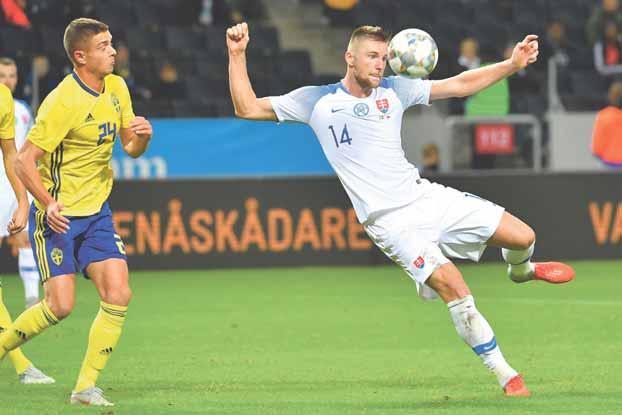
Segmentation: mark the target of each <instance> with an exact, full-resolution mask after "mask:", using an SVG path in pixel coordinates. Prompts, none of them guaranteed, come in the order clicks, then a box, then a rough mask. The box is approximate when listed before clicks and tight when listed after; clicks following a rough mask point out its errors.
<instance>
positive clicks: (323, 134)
mask: <svg viewBox="0 0 622 415" xmlns="http://www.w3.org/2000/svg"><path fill="white" fill-rule="evenodd" d="M430 89H431V81H427V80H420V79H407V78H403V77H397V76H392V77H388V78H383V80H382V82H381V84H380V86H379V87H378V88H376V89H374V90H373V91H372V93H371V94H370V96H368V97H366V98H357V97H354V96H352V95H350V94H349V93H348V91H347V90H346V88H345V87H344V85H343V83H341V82H340V83H337V84H333V85H323V86H307V87H303V88H299V89H296V90H294V91H292V92H290V93H288V94H286V95H281V96H277V97H270V102H271V103H272V107H273V109H274V112H275V113H276V115H277V117H278V119H279V121H296V122H302V123H306V124H309V126H311V128H312V129H313V131H314V132H315V135H316V136H317V138H318V140H319V142H320V144H321V145H322V149H323V151H324V154H325V155H326V158H327V159H328V161H329V163H330V165H331V166H332V167H333V169H334V170H335V172H336V173H337V177H339V180H340V181H341V183H342V184H343V186H344V188H345V190H346V192H347V194H348V196H349V197H350V200H351V201H352V205H353V206H354V210H355V211H356V215H357V217H358V219H359V221H360V222H361V223H364V222H365V221H366V220H367V219H368V218H369V217H370V215H372V214H373V213H375V212H379V211H383V210H387V209H394V208H397V207H400V206H405V205H408V204H409V203H411V202H412V201H413V200H415V199H416V198H417V196H418V193H419V192H418V181H419V180H418V179H419V178H420V176H419V171H418V170H417V169H416V168H415V166H414V165H412V164H411V163H410V162H409V161H408V160H407V159H406V156H405V154H404V149H403V148H402V139H401V128H402V115H403V113H404V111H405V110H406V109H407V108H409V107H411V106H413V105H416V104H424V105H428V104H429V100H430Z"/></svg>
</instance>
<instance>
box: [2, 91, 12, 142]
mask: <svg viewBox="0 0 622 415" xmlns="http://www.w3.org/2000/svg"><path fill="white" fill-rule="evenodd" d="M6 91H7V92H6V93H4V92H2V94H1V95H0V139H13V138H15V103H14V102H13V97H12V96H11V93H10V91H9V89H8V88H7V89H6Z"/></svg>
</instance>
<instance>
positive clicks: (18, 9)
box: [1, 0, 30, 29]
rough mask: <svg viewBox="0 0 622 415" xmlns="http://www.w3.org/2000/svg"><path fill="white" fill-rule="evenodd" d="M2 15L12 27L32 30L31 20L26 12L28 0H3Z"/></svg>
mask: <svg viewBox="0 0 622 415" xmlns="http://www.w3.org/2000/svg"><path fill="white" fill-rule="evenodd" d="M1 1H2V3H1V5H2V13H4V21H5V22H6V23H7V24H8V25H11V26H17V27H21V28H23V29H30V20H29V19H28V16H26V13H25V12H24V10H25V9H26V0H1Z"/></svg>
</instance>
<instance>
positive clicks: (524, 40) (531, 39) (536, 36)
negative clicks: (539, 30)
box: [523, 35, 538, 43]
mask: <svg viewBox="0 0 622 415" xmlns="http://www.w3.org/2000/svg"><path fill="white" fill-rule="evenodd" d="M537 38H538V35H527V36H525V39H523V42H524V43H529V42H531V41H533V40H536V39H537Z"/></svg>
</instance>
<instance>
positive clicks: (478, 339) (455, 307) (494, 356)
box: [447, 295, 518, 387]
mask: <svg viewBox="0 0 622 415" xmlns="http://www.w3.org/2000/svg"><path fill="white" fill-rule="evenodd" d="M447 307H448V308H449V313H450V314H451V318H452V320H453V321H454V326H456V331H457V332H458V334H459V335H460V337H462V340H464V342H465V343H466V344H468V345H469V346H470V347H471V348H472V349H473V351H474V352H475V354H476V355H478V356H479V357H480V358H481V359H482V362H483V363H484V365H485V366H486V367H487V368H488V369H490V371H492V372H493V373H494V374H495V375H496V376H497V380H498V381H499V384H500V385H501V387H504V386H505V384H506V383H507V382H508V381H509V380H510V379H512V378H513V377H514V376H516V375H517V374H518V373H517V372H516V371H515V370H514V369H512V367H511V366H510V365H509V364H508V363H507V362H506V361H505V358H504V357H503V354H502V353H501V349H500V348H499V346H497V340H496V339H495V333H494V332H493V331H492V328H491V327H490V324H488V322H487V321H486V319H485V318H484V316H482V315H481V314H480V312H479V311H478V310H477V308H475V302H474V301H473V296H471V295H468V296H466V297H464V298H460V299H458V300H454V301H450V302H449V303H447Z"/></svg>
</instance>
